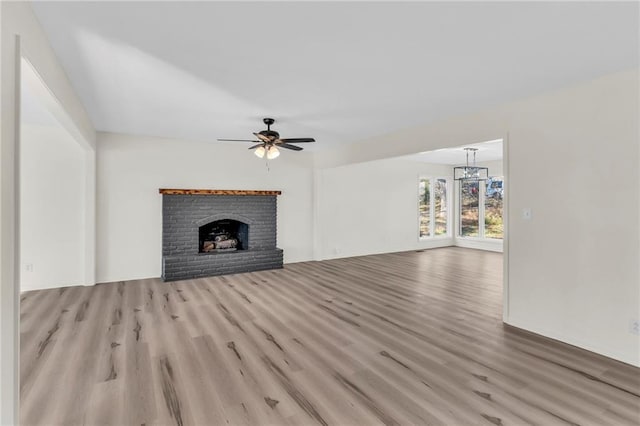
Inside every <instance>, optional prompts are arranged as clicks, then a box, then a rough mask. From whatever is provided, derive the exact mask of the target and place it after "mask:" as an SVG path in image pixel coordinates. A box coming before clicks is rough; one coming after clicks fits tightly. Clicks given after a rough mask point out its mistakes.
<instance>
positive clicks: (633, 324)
mask: <svg viewBox="0 0 640 426" xmlns="http://www.w3.org/2000/svg"><path fill="white" fill-rule="evenodd" d="M629 333H631V334H635V335H636V336H640V320H637V319H632V320H631V321H629Z"/></svg>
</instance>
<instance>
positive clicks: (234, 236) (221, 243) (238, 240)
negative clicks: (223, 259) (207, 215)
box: [198, 219, 249, 253]
mask: <svg viewBox="0 0 640 426" xmlns="http://www.w3.org/2000/svg"><path fill="white" fill-rule="evenodd" d="M198 233H199V235H200V238H199V240H200V244H199V248H200V250H199V252H200V253H222V252H231V251H235V250H246V249H247V248H249V241H248V240H249V225H248V224H246V223H244V222H240V221H239V220H233V219H222V220H214V221H213V222H211V223H207V224H206V225H202V226H201V227H200V228H199V232H198Z"/></svg>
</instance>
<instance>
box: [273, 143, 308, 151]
mask: <svg viewBox="0 0 640 426" xmlns="http://www.w3.org/2000/svg"><path fill="white" fill-rule="evenodd" d="M278 148H287V149H292V150H294V151H302V148H300V147H299V146H295V145H289V144H288V143H280V144H278Z"/></svg>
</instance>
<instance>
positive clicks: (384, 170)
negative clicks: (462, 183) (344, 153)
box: [319, 158, 453, 259]
mask: <svg viewBox="0 0 640 426" xmlns="http://www.w3.org/2000/svg"><path fill="white" fill-rule="evenodd" d="M320 175H321V182H322V184H321V190H322V194H321V200H322V201H321V203H320V220H321V225H320V229H321V231H320V233H319V235H320V238H321V243H320V245H321V250H322V258H324V259H331V258H338V257H349V256H361V255H366V254H375V253H389V252H397V251H406V250H416V249H423V248H433V247H444V246H448V245H451V244H452V241H453V240H452V238H433V239H423V240H420V239H419V238H418V178H419V177H420V176H424V177H450V178H452V168H451V167H449V166H445V165H439V164H426V163H420V162H416V161H409V160H407V159H395V158H394V159H387V160H379V161H372V162H367V163H360V164H352V165H347V166H341V167H336V168H328V169H324V170H322V171H321V173H320ZM449 193H450V194H451V192H449ZM451 207H453V204H451Z"/></svg>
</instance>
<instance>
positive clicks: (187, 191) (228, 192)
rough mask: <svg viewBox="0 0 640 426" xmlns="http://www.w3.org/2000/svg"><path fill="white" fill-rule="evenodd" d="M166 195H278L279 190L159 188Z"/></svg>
mask: <svg viewBox="0 0 640 426" xmlns="http://www.w3.org/2000/svg"><path fill="white" fill-rule="evenodd" d="M160 193H161V194H167V195H280V194H282V192H281V191H259V190H246V189H173V188H160Z"/></svg>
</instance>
